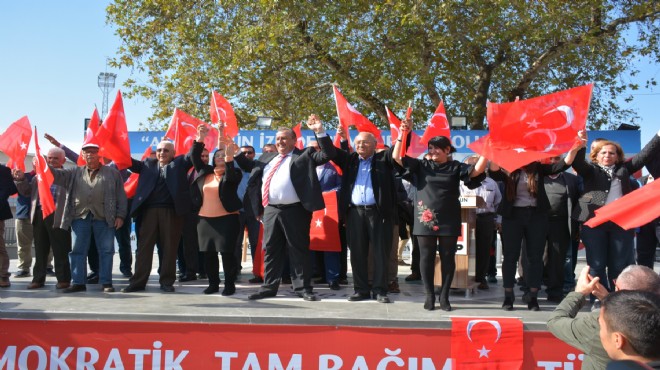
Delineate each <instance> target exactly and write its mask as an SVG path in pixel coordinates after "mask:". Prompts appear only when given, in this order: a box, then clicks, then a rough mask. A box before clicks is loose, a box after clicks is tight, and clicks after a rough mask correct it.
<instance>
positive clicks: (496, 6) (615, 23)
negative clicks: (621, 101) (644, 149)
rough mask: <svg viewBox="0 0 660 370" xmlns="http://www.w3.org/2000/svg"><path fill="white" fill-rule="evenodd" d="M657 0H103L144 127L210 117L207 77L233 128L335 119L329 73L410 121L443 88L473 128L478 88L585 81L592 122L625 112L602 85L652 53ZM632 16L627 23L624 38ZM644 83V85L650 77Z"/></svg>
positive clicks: (529, 88)
mask: <svg viewBox="0 0 660 370" xmlns="http://www.w3.org/2000/svg"><path fill="white" fill-rule="evenodd" d="M659 16H660V2H655V1H644V0H626V1H603V0H600V1H597V0H585V1H578V2H565V1H561V0H539V1H522V0H514V1H511V0H506V1H505V0H491V1H479V0H467V1H466V0H462V1H459V0H453V1H443V2H438V1H428V0H415V1H413V0H407V1H391V0H390V1H387V0H385V1H381V2H372V1H363V0H356V1H337V2H326V1H317V0H310V1H291V0H280V1H275V0H258V1H252V2H246V1H238V0H130V1H129V0H115V1H114V3H112V4H111V5H110V6H109V7H108V22H109V23H111V24H113V25H114V26H115V27H116V29H117V34H118V35H119V36H120V37H121V39H122V45H121V46H120V48H119V50H118V53H117V57H116V58H115V59H114V60H113V64H114V66H116V67H127V68H131V69H132V70H135V71H139V72H143V73H146V76H147V81H133V80H129V82H128V83H127V84H128V87H129V92H128V93H129V95H131V96H132V95H139V96H143V97H144V98H146V99H147V100H149V101H150V102H152V104H153V107H154V108H155V115H154V117H152V121H151V122H150V127H160V126H162V125H163V124H166V123H167V122H168V120H169V116H170V115H171V113H172V111H173V109H174V107H179V108H181V109H183V110H185V111H187V112H189V113H191V114H193V115H195V116H198V117H200V118H203V119H208V101H209V96H210V91H211V89H215V90H217V91H218V92H220V93H221V94H223V95H224V96H225V97H227V98H228V99H230V101H232V103H233V105H234V107H235V110H236V113H237V117H238V118H239V121H240V122H239V123H240V125H241V127H243V128H248V127H252V126H251V125H252V124H253V122H254V121H255V118H256V116H257V115H268V116H273V117H276V118H277V119H278V120H279V122H277V124H281V125H288V126H290V125H292V124H293V123H294V122H297V121H299V120H302V119H304V118H305V117H306V116H307V115H308V114H310V113H312V112H314V113H318V114H320V115H321V116H322V117H324V118H325V120H326V121H336V111H335V107H334V101H333V99H332V90H331V85H332V84H333V83H336V84H337V85H338V86H339V87H340V89H341V90H342V92H343V93H344V95H345V96H346V97H347V99H348V100H349V101H350V102H352V103H353V104H354V105H355V106H356V108H357V109H358V110H360V111H361V112H362V113H364V114H365V115H367V116H368V117H369V118H371V119H372V120H373V121H374V122H375V123H377V124H379V125H380V126H383V127H386V126H387V125H386V122H387V120H386V116H385V109H384V106H385V105H388V106H389V107H390V108H391V109H392V110H393V111H395V112H397V111H398V112H402V111H403V110H404V109H405V106H406V104H407V102H408V101H409V100H413V101H414V108H415V114H414V116H415V117H414V118H415V120H416V121H423V120H426V119H427V118H428V117H429V116H430V115H431V114H432V112H433V111H434V110H435V107H436V106H437V104H438V103H439V101H440V100H441V99H442V100H443V101H444V102H445V106H446V107H447V111H448V113H449V114H450V115H465V116H468V120H469V122H470V123H471V127H472V128H475V129H477V128H482V127H483V124H484V117H485V106H486V101H487V100H490V101H498V102H499V101H507V100H513V99H515V97H516V96H519V97H521V98H526V97H532V96H537V95H540V94H545V93H550V92H554V91H557V90H560V89H565V88H569V87H574V86H577V85H582V84H585V83H589V82H594V83H596V86H597V88H596V89H595V94H594V98H593V102H592V110H591V114H590V125H591V126H592V127H593V128H598V127H609V126H616V125H618V124H619V123H623V122H629V120H630V119H631V118H632V117H634V112H630V111H625V110H623V109H621V107H619V106H618V105H617V104H616V103H615V102H614V98H615V97H617V96H620V95H621V94H629V92H630V91H631V90H635V89H636V88H637V86H634V85H631V84H630V83H629V82H628V81H627V77H628V76H630V75H633V74H634V73H636V71H635V70H633V69H632V67H631V63H632V61H634V60H635V58H638V57H639V56H640V55H644V56H652V57H653V58H656V59H657V60H659V61H660V50H659V48H658V45H659V42H658V41H659V40H658V38H659V37H660V36H659V34H660V32H659V22H658V17H659ZM631 25H634V26H635V29H634V30H630V31H629V33H628V34H629V35H633V36H627V37H624V35H623V32H624V31H627V29H628V28H629V27H631ZM648 84H655V81H649V82H648Z"/></svg>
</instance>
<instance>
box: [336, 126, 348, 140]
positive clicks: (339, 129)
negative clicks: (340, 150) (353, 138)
mask: <svg viewBox="0 0 660 370" xmlns="http://www.w3.org/2000/svg"><path fill="white" fill-rule="evenodd" d="M337 135H339V137H340V138H342V140H348V139H347V138H346V131H344V126H342V125H341V123H340V124H339V125H338V126H337Z"/></svg>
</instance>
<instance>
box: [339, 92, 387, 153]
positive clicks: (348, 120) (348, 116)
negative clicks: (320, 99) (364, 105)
mask: <svg viewBox="0 0 660 370" xmlns="http://www.w3.org/2000/svg"><path fill="white" fill-rule="evenodd" d="M332 90H333V91H334V94H335V103H336V105H337V116H338V117H339V124H341V125H342V127H343V128H344V132H346V133H348V127H349V126H355V128H356V129H357V130H358V131H360V132H371V133H372V134H373V135H374V136H375V137H376V141H377V142H378V144H377V147H378V148H384V147H385V142H383V137H382V136H381V134H380V130H379V129H378V127H376V125H374V124H373V123H371V121H369V120H368V119H367V117H365V116H363V115H362V113H360V112H358V111H357V109H355V108H353V106H352V105H351V104H349V103H348V100H346V98H344V96H343V95H342V94H341V92H340V91H339V89H338V88H337V86H332Z"/></svg>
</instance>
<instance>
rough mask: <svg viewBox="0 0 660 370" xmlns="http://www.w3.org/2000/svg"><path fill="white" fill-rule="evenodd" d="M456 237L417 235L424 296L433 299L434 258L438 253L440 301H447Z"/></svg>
mask: <svg viewBox="0 0 660 370" xmlns="http://www.w3.org/2000/svg"><path fill="white" fill-rule="evenodd" d="M457 240H458V236H426V235H418V236H417V241H418V242H419V253H420V261H419V267H420V270H421V275H422V283H424V291H425V292H426V295H429V296H434V297H435V286H434V284H433V282H434V276H435V256H436V255H437V253H438V252H439V253H440V273H441V275H442V289H441V291H440V297H441V300H444V301H448V299H449V289H450V288H451V282H452V280H454V273H455V272H456V259H455V256H456V241H457Z"/></svg>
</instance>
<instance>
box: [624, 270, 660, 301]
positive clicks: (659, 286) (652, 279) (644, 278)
mask: <svg viewBox="0 0 660 370" xmlns="http://www.w3.org/2000/svg"><path fill="white" fill-rule="evenodd" d="M616 286H617V288H618V289H619V290H640V291H644V292H651V293H655V294H658V295H660V275H658V274H657V273H656V272H655V271H653V270H652V269H650V268H648V267H646V266H642V265H630V266H628V267H626V268H625V269H623V271H621V274H619V277H618V278H617V280H616Z"/></svg>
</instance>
